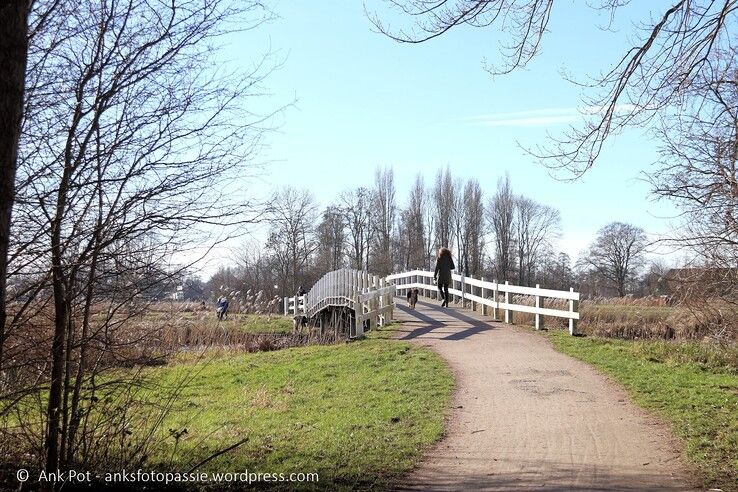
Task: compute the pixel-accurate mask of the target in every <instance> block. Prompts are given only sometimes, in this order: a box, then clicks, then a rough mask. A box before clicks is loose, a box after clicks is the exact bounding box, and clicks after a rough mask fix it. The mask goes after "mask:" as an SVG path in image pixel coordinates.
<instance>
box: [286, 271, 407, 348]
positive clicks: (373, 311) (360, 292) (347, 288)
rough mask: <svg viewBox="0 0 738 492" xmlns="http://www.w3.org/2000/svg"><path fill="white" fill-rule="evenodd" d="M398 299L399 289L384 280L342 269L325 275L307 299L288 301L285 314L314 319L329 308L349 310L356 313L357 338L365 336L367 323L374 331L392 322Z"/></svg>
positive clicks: (290, 299)
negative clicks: (375, 328)
mask: <svg viewBox="0 0 738 492" xmlns="http://www.w3.org/2000/svg"><path fill="white" fill-rule="evenodd" d="M394 296H395V286H394V285H390V284H388V283H387V281H386V280H385V279H384V278H380V277H378V276H376V275H371V274H369V273H368V272H365V271H362V270H352V269H348V268H342V269H340V270H334V271H332V272H328V273H326V274H325V275H323V276H322V277H321V278H320V279H319V280H318V281H317V282H315V284H314V285H313V286H312V288H311V289H310V291H309V292H308V293H307V294H305V295H304V296H294V297H285V298H284V314H285V316H289V315H290V314H292V315H295V316H297V315H300V314H302V315H304V316H307V317H308V318H312V317H313V316H315V315H316V314H318V313H319V312H320V311H322V310H323V309H325V308H328V307H348V308H350V309H353V310H354V312H355V319H356V323H355V326H354V327H352V330H351V333H350V334H349V336H350V337H355V336H361V335H363V333H364V324H365V323H366V325H367V327H368V328H369V329H371V328H374V327H376V326H378V325H379V326H382V325H384V324H386V322H387V321H388V320H389V319H391V318H392V309H393V308H394Z"/></svg>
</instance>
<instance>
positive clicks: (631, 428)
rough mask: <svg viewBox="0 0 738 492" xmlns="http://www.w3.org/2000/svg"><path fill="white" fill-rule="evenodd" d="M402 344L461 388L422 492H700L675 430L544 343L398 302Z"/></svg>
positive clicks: (417, 477) (464, 316) (427, 305)
mask: <svg viewBox="0 0 738 492" xmlns="http://www.w3.org/2000/svg"><path fill="white" fill-rule="evenodd" d="M397 306H398V309H396V310H395V318H396V319H399V320H401V321H402V325H401V326H400V329H399V333H398V337H399V338H401V339H406V340H411V341H413V342H415V343H419V344H423V345H428V346H431V347H432V348H433V349H434V350H436V351H437V352H438V353H439V354H441V355H442V356H443V357H444V358H445V359H446V360H448V362H449V363H450V365H451V368H452V370H453V371H454V373H455V375H456V378H457V389H456V393H455V397H454V398H455V400H454V404H453V407H454V410H453V411H452V415H451V420H450V424H449V432H448V435H447V436H446V437H445V438H444V439H443V440H442V441H441V442H440V443H439V444H438V445H437V446H435V448H434V449H433V450H431V451H430V452H429V453H428V455H427V458H426V460H425V461H424V462H423V463H422V464H421V465H420V467H419V468H418V469H417V470H415V472H413V473H412V474H411V475H410V476H409V477H407V479H406V485H404V486H403V487H405V488H406V489H416V490H509V489H511V488H528V487H531V488H532V487H535V488H536V489H538V490H649V489H651V490H654V489H659V490H692V488H691V487H689V486H688V485H686V484H687V481H686V479H685V478H684V477H685V476H686V474H685V473H684V471H683V468H682V466H681V464H680V459H679V452H678V451H677V448H676V446H675V444H674V441H673V439H672V438H671V437H670V434H669V432H668V430H667V429H666V428H665V427H664V426H663V425H660V424H659V423H658V422H656V421H655V419H653V418H652V417H650V416H649V415H648V414H646V413H645V412H644V411H642V410H641V409H639V408H637V407H636V406H634V405H633V404H631V403H630V402H629V401H628V398H627V396H626V395H625V394H624V393H623V391H622V390H621V389H619V388H618V387H617V386H616V385H614V384H613V383H611V382H610V381H608V380H607V379H606V378H605V377H603V376H602V375H601V374H599V373H597V372H596V371H595V370H594V369H592V368H591V367H590V366H588V365H586V364H584V363H582V362H579V361H576V360H574V359H571V358H570V357H567V356H565V355H563V354H561V353H559V352H557V351H555V350H554V349H553V348H552V347H551V345H550V343H549V342H548V340H546V339H545V337H543V336H540V335H539V334H536V333H534V332H531V331H530V330H529V329H526V328H522V327H515V326H511V325H506V324H503V323H497V322H491V321H490V320H489V319H488V318H482V317H481V315H478V314H476V313H473V312H471V311H468V310H462V309H458V308H453V307H452V308H450V309H441V308H440V307H439V306H438V305H437V301H421V302H420V303H419V304H418V309H417V310H416V311H411V310H409V309H408V308H407V307H406V302H405V300H404V299H399V298H398V299H397Z"/></svg>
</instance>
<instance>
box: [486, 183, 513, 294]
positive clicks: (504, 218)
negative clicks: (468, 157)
mask: <svg viewBox="0 0 738 492" xmlns="http://www.w3.org/2000/svg"><path fill="white" fill-rule="evenodd" d="M514 220H515V195H514V194H513V191H512V186H511V185H510V176H509V175H507V174H505V177H504V178H500V179H499V180H498V181H497V191H496V192H495V194H494V196H492V198H491V199H490V201H489V203H488V205H487V221H488V224H489V228H490V230H491V232H492V234H493V235H494V270H495V275H496V276H497V279H498V280H500V281H503V282H504V281H505V280H509V279H510V278H511V277H512V274H513V272H514V264H515V250H514V246H515V238H514V230H513V222H514Z"/></svg>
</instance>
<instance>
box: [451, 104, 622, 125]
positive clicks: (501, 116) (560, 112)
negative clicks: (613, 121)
mask: <svg viewBox="0 0 738 492" xmlns="http://www.w3.org/2000/svg"><path fill="white" fill-rule="evenodd" d="M634 108H635V107H634V106H633V105H630V104H623V105H619V106H617V107H616V108H615V111H616V112H628V111H632V110H633V109H634ZM604 110H605V108H604V107H602V106H584V107H579V108H577V107H568V108H542V109H531V110H526V111H513V112H506V113H490V114H481V115H476V116H469V117H466V118H461V121H463V122H466V123H469V124H471V125H474V126H486V127H521V126H551V125H561V124H565V123H574V122H576V121H580V120H581V119H582V118H583V117H586V116H591V115H595V114H599V113H602V112H603V111H604Z"/></svg>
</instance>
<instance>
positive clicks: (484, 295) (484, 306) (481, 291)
mask: <svg viewBox="0 0 738 492" xmlns="http://www.w3.org/2000/svg"><path fill="white" fill-rule="evenodd" d="M482 282H484V277H482ZM482 285H484V284H482ZM479 294H480V297H481V298H482V299H487V289H485V288H484V287H480V288H479ZM482 316H487V304H485V303H482Z"/></svg>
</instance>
